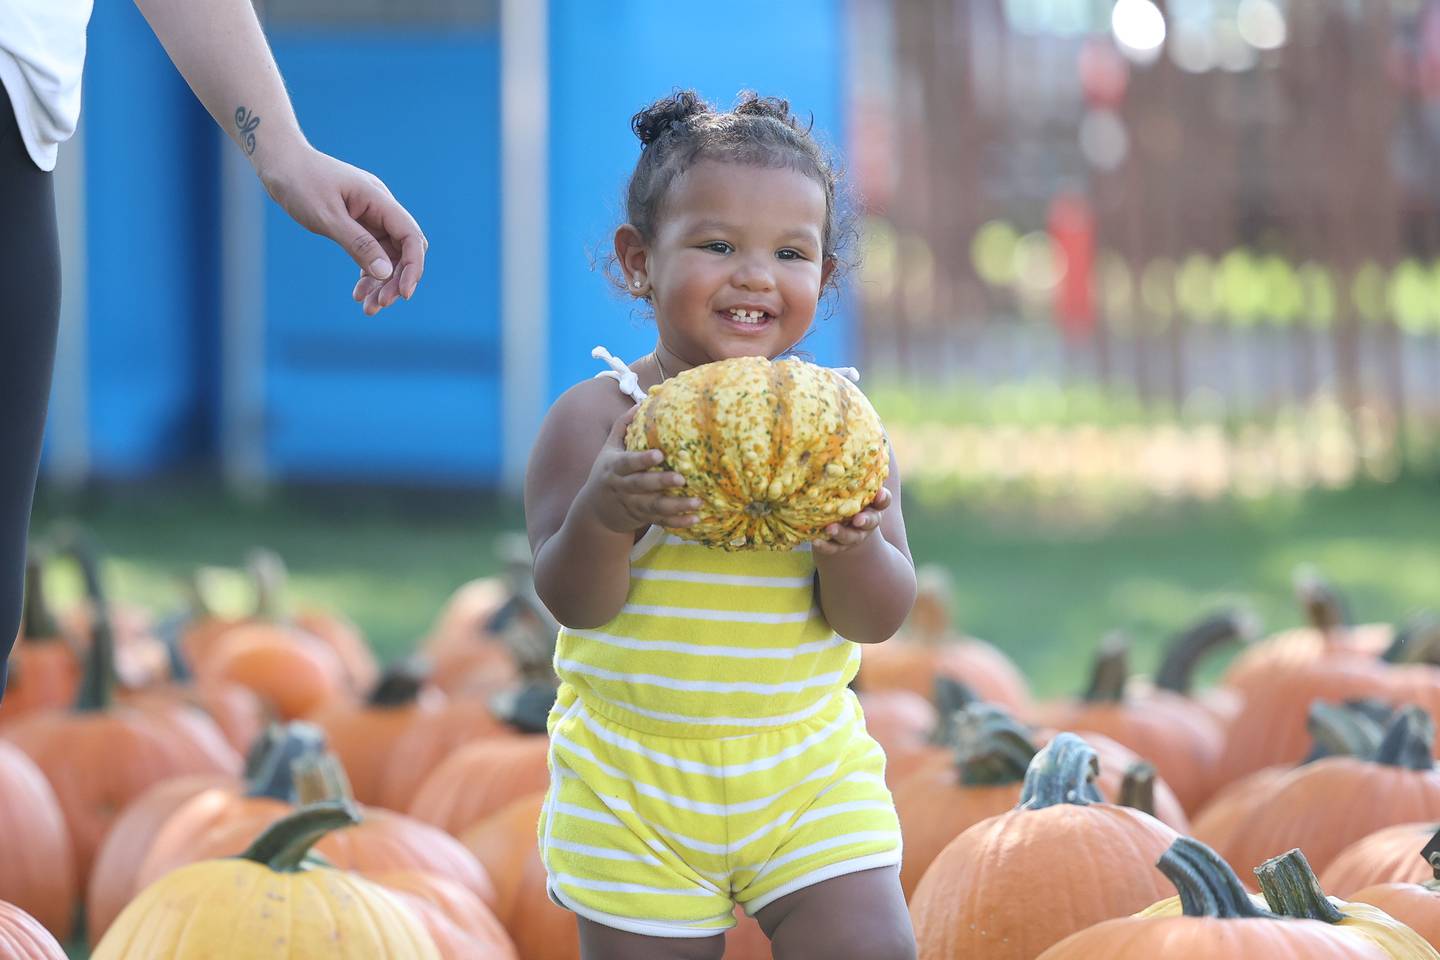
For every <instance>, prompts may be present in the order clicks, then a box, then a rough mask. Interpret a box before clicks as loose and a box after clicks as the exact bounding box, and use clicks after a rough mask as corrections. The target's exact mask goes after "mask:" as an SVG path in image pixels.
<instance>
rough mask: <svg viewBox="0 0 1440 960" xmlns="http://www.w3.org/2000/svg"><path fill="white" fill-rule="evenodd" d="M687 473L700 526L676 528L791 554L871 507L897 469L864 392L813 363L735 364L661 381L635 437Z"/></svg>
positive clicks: (640, 446) (638, 445) (716, 541)
mask: <svg viewBox="0 0 1440 960" xmlns="http://www.w3.org/2000/svg"><path fill="white" fill-rule="evenodd" d="M625 445H626V447H627V448H628V449H630V450H650V449H656V450H661V451H663V452H664V454H665V463H664V464H662V465H661V467H659V468H657V469H669V470H673V471H675V472H677V473H679V474H681V475H682V476H684V477H685V481H686V486H685V493H686V494H687V495H688V496H691V497H696V498H698V499H699V500H700V503H701V507H700V509H699V511H698V516H699V521H698V522H697V523H695V524H694V525H693V526H690V527H682V528H677V529H675V531H674V532H675V533H676V534H677V535H679V536H681V537H684V538H686V539H687V540H694V541H696V542H699V543H703V544H706V545H708V546H712V547H722V548H724V549H727V550H740V549H761V550H788V549H790V548H792V547H794V546H796V545H798V544H801V543H804V542H806V541H809V540H814V539H816V538H817V537H819V536H821V535H822V531H824V529H825V527H827V526H828V525H830V524H832V523H843V522H845V521H847V520H849V519H850V518H851V517H853V516H854V515H855V514H857V513H859V512H860V511H861V509H863V508H864V507H865V506H867V505H868V504H869V503H870V501H871V500H873V499H875V495H876V494H877V493H879V492H880V487H881V486H882V485H883V484H884V483H885V478H886V477H887V476H888V475H889V472H890V458H889V447H888V444H887V442H886V439H885V432H884V428H883V427H882V426H881V424H880V418H879V417H878V416H877V415H876V413H875V409H874V407H872V406H871V405H870V401H869V400H867V399H866V398H865V395H864V394H863V393H861V392H860V389H859V388H858V387H856V386H855V385H854V384H852V383H851V382H850V381H848V380H846V379H845V378H844V377H842V376H841V375H840V374H838V373H836V372H835V371H833V370H827V369H825V368H824V367H818V366H816V365H814V364H812V363H807V362H805V361H803V360H775V361H771V360H767V359H765V358H764V357H737V358H734V359H730V360H720V361H716V362H715V363H707V364H703V365H701V366H698V367H694V368H692V369H690V370H685V371H683V372H681V373H679V374H677V375H676V376H674V377H672V378H671V379H669V380H666V381H664V382H663V383H661V384H659V385H658V386H656V387H655V388H654V389H653V390H651V391H650V395H649V396H648V397H647V398H646V399H645V400H644V401H643V402H641V404H640V407H639V409H638V410H637V411H636V413H635V419H634V420H633V421H632V422H631V424H630V427H629V429H628V430H627V431H626V434H625Z"/></svg>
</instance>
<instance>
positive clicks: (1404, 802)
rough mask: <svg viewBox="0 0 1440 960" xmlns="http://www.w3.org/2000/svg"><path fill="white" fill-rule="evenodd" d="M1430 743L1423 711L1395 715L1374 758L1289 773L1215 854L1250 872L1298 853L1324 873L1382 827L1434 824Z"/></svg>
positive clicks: (1437, 809) (1438, 801) (1329, 760)
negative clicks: (1271, 860)
mask: <svg viewBox="0 0 1440 960" xmlns="http://www.w3.org/2000/svg"><path fill="white" fill-rule="evenodd" d="M1433 740H1434V728H1433V726H1432V724H1431V721H1430V718H1429V716H1428V715H1427V714H1425V713H1424V711H1422V710H1420V709H1418V708H1416V707H1406V708H1404V709H1403V710H1400V711H1399V712H1397V713H1396V715H1395V718H1394V719H1393V720H1392V721H1391V724H1390V727H1389V728H1388V729H1387V730H1386V733H1385V739H1384V740H1383V741H1382V742H1381V744H1380V747H1379V749H1378V750H1377V752H1376V753H1375V754H1374V755H1373V757H1370V758H1360V757H1326V758H1324V759H1321V760H1317V761H1315V762H1314V763H1311V764H1306V765H1304V766H1301V767H1298V768H1296V769H1295V770H1292V771H1290V772H1289V773H1287V774H1285V775H1284V777H1283V778H1281V779H1280V780H1279V781H1277V782H1276V783H1275V784H1273V785H1272V786H1271V788H1270V790H1269V793H1268V796H1267V798H1266V801H1265V802H1264V803H1263V804H1261V805H1259V806H1258V807H1256V808H1254V809H1253V810H1252V812H1251V814H1250V816H1249V817H1248V818H1247V819H1246V820H1245V821H1244V822H1242V823H1241V824H1239V825H1238V826H1237V827H1236V829H1235V830H1234V832H1233V833H1232V834H1231V835H1230V837H1229V838H1228V839H1227V840H1226V842H1225V843H1224V845H1223V846H1217V847H1216V849H1217V850H1218V851H1219V852H1220V854H1221V855H1222V856H1224V857H1225V859H1226V860H1228V861H1229V862H1231V863H1233V864H1236V865H1237V866H1239V867H1240V868H1241V869H1249V868H1252V867H1254V866H1257V865H1258V864H1259V863H1260V862H1261V861H1263V860H1265V859H1267V858H1269V857H1273V856H1276V855H1278V854H1280V853H1283V852H1284V851H1286V850H1288V849H1290V848H1292V847H1299V848H1301V849H1303V850H1304V851H1305V855H1306V858H1307V859H1308V860H1309V861H1310V862H1311V863H1312V864H1314V866H1315V869H1317V870H1320V871H1324V870H1325V868H1326V867H1328V866H1329V865H1330V863H1331V862H1332V861H1333V860H1334V859H1335V858H1336V857H1337V856H1338V855H1339V853H1340V851H1342V850H1343V849H1345V847H1346V846H1348V845H1349V844H1351V843H1353V842H1355V841H1356V840H1359V839H1361V838H1362V837H1365V836H1366V835H1368V834H1371V833H1373V832H1375V831H1376V830H1378V829H1380V828H1381V827H1385V826H1389V825H1391V824H1395V823H1406V822H1409V821H1415V820H1436V819H1440V771H1437V770H1435V769H1434V759H1433V757H1432V756H1431V750H1432V744H1433Z"/></svg>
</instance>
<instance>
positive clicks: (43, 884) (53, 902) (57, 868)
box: [0, 741, 75, 955]
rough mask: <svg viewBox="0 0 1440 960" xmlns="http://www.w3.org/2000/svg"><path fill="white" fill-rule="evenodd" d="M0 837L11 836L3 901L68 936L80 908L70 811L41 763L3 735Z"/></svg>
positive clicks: (0, 859) (2, 847) (1, 859)
mask: <svg viewBox="0 0 1440 960" xmlns="http://www.w3.org/2000/svg"><path fill="white" fill-rule="evenodd" d="M0 837H5V838H6V839H5V840H4V842H0V901H5V902H6V903H9V904H13V905H14V906H15V907H18V908H19V909H21V910H23V911H25V912H26V913H28V914H29V915H30V916H32V917H34V918H35V919H36V920H38V921H39V922H40V923H41V924H42V925H44V926H45V928H46V929H48V930H49V931H50V932H51V933H53V934H55V936H56V937H59V938H60V939H62V940H64V939H67V938H68V937H69V936H70V926H71V921H72V920H73V919H74V912H75V911H74V904H75V861H74V854H72V853H71V850H70V833H69V831H68V830H67V829H66V827H65V816H64V814H63V813H61V811H60V801H59V800H57V799H55V791H53V790H52V789H50V783H49V781H47V780H46V779H45V775H44V774H43V773H41V772H40V768H39V767H37V766H36V765H35V764H34V762H33V761H31V759H30V758H29V757H27V756H26V755H25V754H23V753H21V752H20V750H19V749H18V748H16V747H14V746H12V745H11V744H8V743H5V742H4V741H0ZM0 943H3V935H0ZM0 955H3V954H0Z"/></svg>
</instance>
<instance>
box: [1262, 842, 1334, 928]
mask: <svg viewBox="0 0 1440 960" xmlns="http://www.w3.org/2000/svg"><path fill="white" fill-rule="evenodd" d="M1255 876H1257V877H1259V878H1260V892H1261V893H1262V894H1264V895H1265V902H1266V903H1267V904H1269V905H1270V909H1271V910H1273V911H1274V912H1275V913H1278V914H1280V916H1282V917H1294V918H1296V919H1300V920H1323V921H1324V922H1326V923H1339V922H1340V921H1341V920H1343V919H1344V917H1343V916H1341V914H1340V911H1339V910H1337V909H1336V908H1335V904H1333V903H1331V902H1330V900H1329V898H1328V897H1326V896H1325V892H1324V891H1323V890H1321V889H1320V881H1319V879H1318V878H1317V877H1316V876H1315V871H1314V870H1311V869H1310V862H1309V861H1308V860H1306V859H1305V854H1303V853H1301V852H1300V849H1299V848H1298V847H1297V848H1296V849H1294V850H1291V851H1290V852H1289V853H1283V854H1281V855H1280V856H1278V857H1272V858H1270V859H1269V860H1266V861H1265V862H1264V863H1262V864H1260V866H1258V867H1256V868H1255Z"/></svg>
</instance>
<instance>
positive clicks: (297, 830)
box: [240, 803, 360, 873]
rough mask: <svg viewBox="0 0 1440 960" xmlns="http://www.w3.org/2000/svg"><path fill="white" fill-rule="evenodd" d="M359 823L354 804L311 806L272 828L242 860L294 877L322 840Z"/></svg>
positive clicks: (301, 809)
mask: <svg viewBox="0 0 1440 960" xmlns="http://www.w3.org/2000/svg"><path fill="white" fill-rule="evenodd" d="M359 822H360V815H359V814H358V813H357V812H356V811H355V808H354V806H353V805H351V804H348V803H315V804H311V805H309V806H305V807H301V808H300V809H299V810H296V811H295V812H294V813H292V814H290V815H289V816H288V817H285V818H283V819H281V820H278V821H276V822H275V823H273V824H271V825H270V827H269V828H268V829H267V830H266V831H265V832H264V833H262V834H260V836H258V837H256V838H255V842H254V843H252V844H250V846H249V847H248V848H246V850H245V852H244V853H242V854H240V856H241V857H242V858H244V859H246V860H251V861H254V862H255V863H259V864H262V865H264V866H267V867H269V868H270V869H271V870H274V871H276V872H277V873H293V872H295V871H297V870H300V869H301V868H302V867H303V865H304V860H305V855H306V854H307V853H309V852H310V848H311V847H313V846H314V845H315V844H316V843H317V842H318V841H319V840H320V838H321V837H323V836H325V834H327V833H329V832H331V831H332V830H338V829H340V828H341V827H351V826H354V825H355V824H357V823H359Z"/></svg>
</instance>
